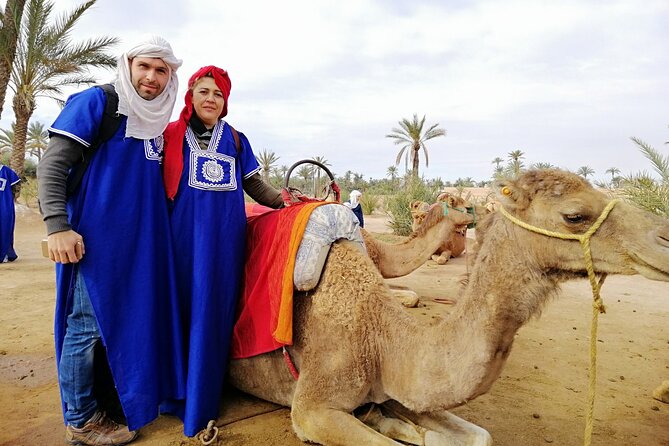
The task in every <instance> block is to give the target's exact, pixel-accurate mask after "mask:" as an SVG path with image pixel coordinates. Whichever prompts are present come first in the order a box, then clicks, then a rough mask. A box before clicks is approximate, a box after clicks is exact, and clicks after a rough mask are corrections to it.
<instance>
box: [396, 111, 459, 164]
mask: <svg viewBox="0 0 669 446" xmlns="http://www.w3.org/2000/svg"><path fill="white" fill-rule="evenodd" d="M399 125H400V126H399V128H397V127H395V128H393V130H392V133H389V134H388V135H386V138H392V139H394V140H395V144H396V145H400V144H403V146H402V148H401V149H400V151H399V153H398V154H397V158H396V159H395V165H396V166H397V165H399V163H400V161H401V160H402V155H403V154H405V152H406V153H410V154H411V155H410V157H411V162H412V166H413V167H412V169H411V173H412V174H413V175H414V176H415V177H418V164H419V156H418V151H419V150H420V149H421V148H422V149H423V153H424V154H425V167H428V165H429V159H428V153H427V147H425V141H428V140H430V139H432V138H436V137H437V136H446V130H444V129H441V128H438V127H439V124H434V125H433V126H431V127H430V128H428V129H427V130H426V131H425V132H423V126H424V125H425V116H423V119H421V120H419V119H418V115H417V114H414V115H413V121H409V120H408V119H402V120H401V121H399Z"/></svg>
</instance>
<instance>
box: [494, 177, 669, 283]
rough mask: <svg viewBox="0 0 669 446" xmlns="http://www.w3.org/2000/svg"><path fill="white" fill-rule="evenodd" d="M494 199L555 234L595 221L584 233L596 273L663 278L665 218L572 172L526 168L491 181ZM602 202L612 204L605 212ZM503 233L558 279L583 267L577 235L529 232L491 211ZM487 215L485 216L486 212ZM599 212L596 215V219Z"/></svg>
mask: <svg viewBox="0 0 669 446" xmlns="http://www.w3.org/2000/svg"><path fill="white" fill-rule="evenodd" d="M495 186H496V190H497V197H498V198H497V199H498V201H499V202H500V204H501V206H502V207H503V208H504V209H505V210H506V211H507V212H508V213H509V214H510V215H511V216H513V217H516V218H517V219H519V220H521V221H523V222H525V223H527V224H529V225H532V226H534V227H538V228H542V229H544V230H548V231H553V232H556V233H560V234H570V235H578V234H585V233H586V232H587V231H588V230H589V229H590V228H591V227H593V225H596V224H599V222H598V219H599V220H602V221H601V225H600V226H599V228H597V229H596V231H595V232H594V234H592V236H591V238H590V248H591V250H590V251H591V255H592V261H593V267H594V270H595V272H597V273H607V274H641V275H643V276H645V277H647V278H649V279H653V280H663V281H669V220H667V219H666V218H662V217H659V216H657V215H653V214H651V213H649V212H647V211H643V210H641V209H638V208H636V207H635V206H633V205H631V204H628V203H625V202H623V201H619V202H616V203H615V204H611V205H610V202H611V200H612V199H611V197H609V196H607V195H606V194H604V193H602V192H600V191H598V190H596V189H595V188H593V187H592V186H591V185H590V183H588V182H587V181H586V180H584V179H583V178H581V177H580V176H578V175H575V174H573V173H569V172H564V171H560V170H556V169H545V170H533V171H528V172H526V173H525V174H523V175H522V176H520V177H519V178H518V179H517V180H515V181H499V182H497V184H496V185H495ZM607 206H613V207H612V209H611V210H610V212H609V213H608V216H605V215H602V214H603V213H604V214H605V211H606V210H607ZM492 215H494V217H495V221H494V222H493V223H491V224H490V225H491V226H494V225H497V224H503V225H506V231H504V233H505V234H506V235H505V236H507V237H512V238H513V239H514V241H513V243H516V244H518V245H519V246H521V247H522V248H523V250H524V252H528V253H531V254H532V257H533V263H535V264H536V265H537V266H539V267H540V268H541V269H542V270H543V271H544V272H547V273H558V275H562V278H565V279H566V278H570V277H574V276H582V275H583V274H584V272H585V262H584V254H583V249H582V247H581V243H579V241H578V240H566V239H561V238H557V237H551V236H548V235H543V234H538V233H535V232H531V231H529V230H528V229H524V228H522V227H520V226H519V225H518V224H516V223H512V222H511V221H510V220H509V219H507V218H506V217H505V216H503V215H502V213H500V212H497V213H495V214H492ZM492 215H491V216H492ZM600 216H601V218H600ZM485 245H486V243H485V239H484V240H483V245H482V248H484V247H485Z"/></svg>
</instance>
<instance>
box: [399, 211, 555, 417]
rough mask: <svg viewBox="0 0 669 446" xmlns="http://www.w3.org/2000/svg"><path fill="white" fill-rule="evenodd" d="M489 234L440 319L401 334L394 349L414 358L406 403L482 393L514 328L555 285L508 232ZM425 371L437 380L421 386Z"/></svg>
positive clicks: (457, 400)
mask: <svg viewBox="0 0 669 446" xmlns="http://www.w3.org/2000/svg"><path fill="white" fill-rule="evenodd" d="M498 223H500V222H498ZM490 232H491V233H492V232H495V233H497V234H499V237H497V236H493V235H492V234H491V238H490V239H488V240H486V243H485V244H484V246H483V247H482V248H481V251H479V253H478V255H477V263H476V265H475V267H474V269H473V272H472V274H471V276H470V280H469V285H468V287H467V289H466V291H465V293H464V296H462V297H461V298H460V299H459V301H458V303H457V305H456V306H455V308H454V309H453V312H452V313H451V314H450V315H449V316H447V317H446V319H444V320H443V321H442V322H441V323H439V324H435V325H434V326H432V327H429V328H426V329H423V330H421V331H418V332H417V335H416V339H408V338H409V336H406V337H402V338H403V340H402V341H400V342H401V343H402V344H403V345H400V346H399V349H398V351H397V352H395V354H401V355H404V356H406V355H407V354H411V355H412V356H415V358H416V359H415V364H414V365H413V369H414V370H415V372H414V373H413V374H411V377H413V378H416V379H415V380H412V381H411V383H410V385H411V386H417V387H418V388H419V389H421V390H422V391H419V392H417V393H416V399H415V401H411V402H406V403H408V404H412V405H416V408H420V407H423V405H425V407H429V405H430V404H437V405H438V406H442V407H453V406H456V405H459V404H461V403H463V402H465V401H467V400H469V399H471V398H474V397H475V396H478V395H480V394H483V393H485V392H486V391H488V390H489V388H490V386H491V385H492V383H493V382H494V381H495V379H497V377H498V376H499V374H500V373H501V370H502V367H503V365H504V364H505V362H506V359H507V357H508V355H509V352H510V349H511V345H512V344H513V340H514V336H515V334H516V332H517V331H518V329H519V328H520V327H521V326H522V325H523V324H525V323H526V322H527V321H528V320H529V319H530V318H531V317H532V316H533V315H536V314H538V313H539V312H540V310H541V307H542V305H543V303H544V302H545V301H546V298H547V297H548V296H550V295H551V294H552V293H553V292H554V291H555V290H556V289H557V281H555V280H552V279H550V278H548V277H547V276H546V275H545V274H542V271H541V270H540V269H539V268H538V266H537V265H534V264H532V263H531V261H529V260H527V259H530V258H531V256H529V255H528V253H525V252H524V251H525V250H526V249H527V248H526V247H524V246H520V245H519V244H518V243H517V242H516V240H515V238H514V236H513V232H514V231H513V230H501V231H499V230H495V231H492V230H491V231H490ZM492 237H497V238H496V239H493V238H492ZM398 338H400V337H399V336H398ZM398 340H399V339H398ZM409 352H411V353H409ZM397 373H400V372H399V371H397ZM401 373H404V374H405V376H408V375H406V371H405V372H401ZM426 374H427V375H430V376H439V379H438V380H433V379H429V380H424V381H426V382H425V383H424V384H421V377H424V376H425V375H426ZM435 383H438V384H437V388H435ZM400 385H409V383H407V382H404V383H401V384H400ZM421 399H422V400H421ZM438 406H432V407H438Z"/></svg>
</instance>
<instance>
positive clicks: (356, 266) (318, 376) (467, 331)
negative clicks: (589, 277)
mask: <svg viewBox="0 0 669 446" xmlns="http://www.w3.org/2000/svg"><path fill="white" fill-rule="evenodd" d="M499 186H500V187H501V189H500V190H501V191H503V193H502V194H500V197H499V200H500V202H501V204H502V206H504V208H505V209H506V210H508V212H509V213H510V214H511V215H514V216H515V217H517V218H519V219H520V220H522V221H524V222H526V223H529V224H531V225H534V226H537V227H540V228H545V229H547V230H551V231H556V232H560V233H565V234H583V233H585V232H586V231H587V230H588V228H591V227H592V226H593V223H595V222H596V221H597V220H598V219H603V222H602V223H601V226H600V227H599V228H598V229H597V231H596V232H595V233H594V235H593V236H592V237H591V239H590V248H591V255H592V265H593V268H594V271H595V272H597V273H606V274H641V275H643V276H645V277H647V278H649V279H653V280H663V281H669V222H668V221H667V220H666V219H663V218H661V217H658V216H655V215H652V214H650V213H644V212H640V211H639V210H638V209H636V208H634V207H632V206H631V205H628V204H626V203H623V202H619V203H617V204H615V205H614V206H613V208H612V210H610V213H608V216H607V214H606V212H604V211H608V210H609V209H610V206H611V203H610V202H609V198H608V197H607V196H606V195H604V194H603V193H601V192H599V191H596V190H595V189H594V188H592V187H591V186H590V184H589V183H588V182H586V181H585V180H584V179H582V178H581V177H579V176H577V175H574V174H571V173H567V172H562V171H558V170H539V171H530V172H527V173H525V174H523V175H522V176H521V177H520V178H519V179H517V180H516V181H513V182H505V183H500V184H499ZM489 218H491V219H492V220H491V221H490V224H489V225H488V227H487V229H486V234H485V239H484V240H483V244H482V245H481V247H480V251H479V253H478V257H477V260H476V263H475V265H474V267H473V270H472V274H471V279H470V281H469V283H468V285H467V287H466V289H465V291H464V295H463V296H462V298H460V299H459V300H458V302H457V304H456V305H455V306H454V307H453V311H452V312H451V313H450V314H449V315H447V316H445V317H444V319H442V320H440V321H439V322H437V323H435V324H433V325H428V326H426V325H425V324H424V323H421V322H420V321H419V320H417V319H415V318H414V317H412V316H411V315H410V314H408V313H407V312H406V311H405V310H404V309H403V308H402V307H401V305H399V303H397V302H395V301H394V300H393V299H392V297H391V296H390V293H389V290H388V288H387V287H386V285H385V284H384V282H383V279H382V277H381V275H380V274H379V273H378V271H377V270H376V268H375V267H374V265H373V263H372V262H371V260H370V259H369V257H368V256H366V255H364V254H363V253H361V252H360V251H359V250H358V249H354V248H352V247H350V246H348V245H347V243H346V242H345V243H336V244H334V245H333V247H332V249H331V252H330V255H329V257H328V260H327V262H326V265H325V268H324V272H323V275H322V278H321V281H320V284H319V285H318V287H317V288H316V289H314V290H313V291H311V292H309V293H308V295H298V296H295V303H296V305H295V312H294V345H293V346H292V347H290V348H289V349H288V351H289V352H290V354H291V355H292V357H293V360H294V363H295V365H296V367H297V369H298V370H299V373H300V374H299V377H298V379H297V380H295V379H294V378H293V377H292V376H291V374H290V373H289V370H288V368H287V367H286V365H285V363H284V359H283V357H282V354H281V351H280V350H279V351H274V352H270V353H267V354H264V355H260V356H256V357H253V358H247V359H242V360H234V361H232V362H231V365H230V378H231V381H232V383H233V384H234V385H235V386H237V387H238V388H240V389H241V390H243V391H245V392H248V393H250V394H253V395H256V396H258V397H260V398H263V399H266V400H269V401H273V402H275V403H279V404H283V405H286V406H291V418H292V424H293V429H294V431H295V432H296V434H297V436H298V437H299V438H300V439H301V440H303V441H312V442H316V443H320V444H323V445H328V446H330V445H345V446H358V445H367V446H390V445H395V446H397V445H399V444H400V443H398V442H396V441H395V440H392V439H391V438H388V437H387V436H385V435H383V434H382V433H381V432H390V431H393V432H400V431H402V429H401V428H402V426H404V427H406V426H407V425H408V424H407V423H405V422H404V421H399V420H394V419H390V418H388V419H386V418H383V417H381V416H379V417H377V416H373V417H371V418H372V419H373V420H375V421H378V423H376V425H375V427H376V428H377V429H378V430H379V431H381V432H379V431H377V430H374V429H372V428H370V427H369V426H368V425H367V424H365V423H363V422H362V421H361V420H360V419H358V418H356V417H354V416H353V415H351V413H352V412H353V411H354V410H355V409H356V408H357V407H359V406H361V405H363V404H365V403H369V402H374V403H386V402H387V403H388V404H389V405H390V406H391V407H393V409H394V410H395V411H396V412H399V413H401V414H402V415H403V416H404V417H405V418H406V419H408V420H410V421H411V422H412V423H415V424H416V425H419V426H422V427H423V428H425V431H424V435H423V436H422V439H424V444H425V445H428V446H444V445H446V444H467V445H489V444H491V438H490V435H489V434H488V433H487V432H486V431H485V430H483V429H482V428H479V427H477V426H474V425H473V424H470V423H468V422H466V421H464V420H462V419H460V418H458V417H455V416H454V415H452V414H450V413H449V412H448V409H450V408H453V407H457V406H460V405H463V404H465V403H466V402H467V401H469V400H471V399H473V398H476V397H477V396H479V395H482V394H484V393H486V392H487V391H488V390H489V389H490V387H491V386H492V384H493V383H494V382H495V380H496V379H497V378H498V377H499V375H500V373H501V371H502V368H503V366H504V364H505V362H506V360H507V358H508V356H509V353H510V351H511V346H512V344H513V341H514V335H515V334H516V332H517V331H518V329H519V328H520V327H521V326H522V325H523V324H525V323H526V322H528V320H529V319H530V318H532V317H533V316H538V315H539V313H540V312H541V310H542V308H543V306H544V305H545V303H546V302H547V301H548V300H549V298H550V297H552V296H555V295H556V292H557V291H558V289H559V285H560V283H561V282H563V281H566V280H569V279H577V278H583V277H584V276H585V271H586V267H585V266H584V260H583V258H584V255H583V252H582V248H581V245H580V243H579V242H578V241H576V240H565V239H560V238H552V237H549V236H546V235H542V234H538V233H535V232H531V231H529V230H527V229H524V228H522V227H520V226H518V225H517V224H516V223H513V222H512V221H510V220H509V219H508V218H507V217H506V216H505V215H503V214H502V213H500V212H497V213H495V214H491V215H490V217H489ZM342 278H347V279H346V280H342ZM367 422H370V421H369V419H368V420H367ZM389 425H390V427H391V428H390V429H389V428H388V426H389ZM394 427H396V428H394ZM397 437H398V438H399V437H401V435H398V436H397ZM400 439H402V440H403V441H404V437H402V438H400ZM422 439H421V438H419V439H418V440H419V441H422ZM458 442H459V443H458Z"/></svg>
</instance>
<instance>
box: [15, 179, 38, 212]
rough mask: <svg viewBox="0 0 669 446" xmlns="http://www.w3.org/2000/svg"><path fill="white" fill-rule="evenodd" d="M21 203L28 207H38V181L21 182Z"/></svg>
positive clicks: (27, 180) (26, 180)
mask: <svg viewBox="0 0 669 446" xmlns="http://www.w3.org/2000/svg"><path fill="white" fill-rule="evenodd" d="M19 201H22V202H23V203H25V205H26V206H28V207H37V179H36V178H26V179H25V181H21V195H20V196H19Z"/></svg>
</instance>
